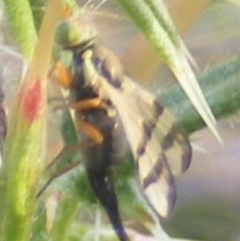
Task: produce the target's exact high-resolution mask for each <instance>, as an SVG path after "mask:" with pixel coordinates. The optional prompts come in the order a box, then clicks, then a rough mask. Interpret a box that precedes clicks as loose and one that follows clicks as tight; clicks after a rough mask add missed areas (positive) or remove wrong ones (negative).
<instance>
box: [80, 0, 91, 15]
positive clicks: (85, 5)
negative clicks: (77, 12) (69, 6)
mask: <svg viewBox="0 0 240 241" xmlns="http://www.w3.org/2000/svg"><path fill="white" fill-rule="evenodd" d="M91 3H92V0H88V1H87V2H85V3H84V5H83V6H82V12H83V13H85V12H86V10H87V8H91V7H92V6H91Z"/></svg>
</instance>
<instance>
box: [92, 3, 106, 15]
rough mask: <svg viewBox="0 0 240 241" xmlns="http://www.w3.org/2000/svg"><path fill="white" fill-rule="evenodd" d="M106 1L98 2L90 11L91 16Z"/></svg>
mask: <svg viewBox="0 0 240 241" xmlns="http://www.w3.org/2000/svg"><path fill="white" fill-rule="evenodd" d="M106 1H107V0H102V1H100V2H99V3H98V4H97V5H96V6H95V8H94V9H93V10H92V14H94V13H95V12H96V11H97V10H98V9H99V8H100V7H101V6H102V5H103V4H104V3H105V2H106Z"/></svg>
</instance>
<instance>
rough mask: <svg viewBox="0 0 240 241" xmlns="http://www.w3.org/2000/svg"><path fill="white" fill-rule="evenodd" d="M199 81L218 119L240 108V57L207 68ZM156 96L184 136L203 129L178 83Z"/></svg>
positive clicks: (202, 124) (203, 125)
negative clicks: (178, 122)
mask: <svg viewBox="0 0 240 241" xmlns="http://www.w3.org/2000/svg"><path fill="white" fill-rule="evenodd" d="M199 82H200V85H201V88H202V90H203V93H204V94H205V96H206V99H207V101H208V103H209V105H210V108H211V110H212V111H213V113H214V115H215V117H216V118H217V119H218V120H219V119H222V118H224V117H227V116H229V115H231V114H234V113H236V112H237V111H238V110H239V109H240V105H239V103H240V57H234V58H232V59H229V60H227V61H225V62H222V63H219V64H217V65H216V66H214V67H212V68H211V69H207V70H206V71H204V72H203V73H202V75H201V76H200V80H199ZM158 97H159V100H160V101H161V103H163V105H164V106H166V107H167V108H169V109H170V110H171V112H172V113H173V114H174V115H175V116H176V117H177V119H178V120H179V121H180V122H181V124H182V126H183V127H184V129H185V130H186V132H187V133H189V134H190V133H192V132H194V131H197V130H199V129H201V128H203V127H205V124H204V123H203V121H202V120H201V118H200V117H199V115H198V114H197V112H196V111H195V109H194V108H193V107H192V105H191V103H190V101H189V100H188V98H187V97H186V96H185V94H184V93H183V92H182V90H181V88H180V87H179V86H178V85H177V84H176V85H174V86H173V87H171V88H169V89H167V90H166V91H165V92H163V93H161V94H160V95H159V96H158Z"/></svg>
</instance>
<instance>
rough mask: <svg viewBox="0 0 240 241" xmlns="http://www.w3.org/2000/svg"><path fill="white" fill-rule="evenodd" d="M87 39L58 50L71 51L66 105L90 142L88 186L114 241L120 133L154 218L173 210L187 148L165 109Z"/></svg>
mask: <svg viewBox="0 0 240 241" xmlns="http://www.w3.org/2000/svg"><path fill="white" fill-rule="evenodd" d="M79 27H80V26H79ZM90 36H91V37H90V38H85V39H84V40H82V41H78V42H75V43H74V44H69V45H67V46H66V45H65V46H64V47H63V48H64V50H67V51H70V52H71V53H72V60H71V63H70V65H69V71H70V75H71V79H70V82H69V83H68V85H67V86H68V88H69V92H70V93H69V95H70V103H69V105H68V106H69V107H70V108H72V109H73V110H74V111H75V122H76V126H77V127H78V128H79V130H82V131H84V132H85V133H86V135H87V136H88V137H90V139H91V140H93V141H92V145H91V147H90V148H89V149H88V150H86V160H85V161H84V163H85V167H86V173H87V176H88V179H89V182H90V184H91V187H92V189H93V191H94V193H95V194H96V196H97V198H98V199H99V201H100V203H101V204H102V206H103V207H104V209H105V210H106V213H107V215H108V217H109V220H110V221H111V223H112V226H113V228H114V230H115V232H116V234H117V236H118V238H119V240H121V241H127V240H129V239H128V236H127V234H126V232H125V229H124V227H123V224H122V222H121V218H120V214H119V210H118V200H117V197H116V194H115V189H114V182H113V179H112V178H113V176H112V175H113V174H112V172H111V167H112V166H113V165H114V164H115V163H116V162H117V161H116V159H117V155H116V153H117V152H118V151H119V150H118V149H117V148H116V147H117V146H118V145H119V143H118V142H119V140H120V139H122V138H121V137H122V135H123V133H124V137H125V139H126V142H127V143H128V146H129V148H130V150H131V153H132V156H133V158H134V162H135V166H136V168H137V173H138V181H139V186H140V189H141V190H142V193H143V195H144V197H145V199H146V201H147V203H148V204H149V206H150V207H151V209H152V210H153V212H154V213H155V214H156V215H157V217H159V218H161V217H167V216H169V215H170V214H171V212H172V211H173V207H174V204H175V199H176V189H175V183H174V177H173V175H176V174H179V173H181V172H184V171H185V170H186V169H187V168H188V166H189V164H190V160H191V147H190V143H189V140H188V138H187V136H186V135H185V134H184V132H183V131H182V130H181V128H180V127H179V126H178V124H177V122H176V121H175V118H174V117H173V116H172V115H171V114H170V113H169V111H168V110H166V109H165V108H164V107H163V106H162V105H161V104H160V103H159V102H158V101H157V99H156V98H155V96H154V95H153V94H151V93H149V92H148V91H146V90H145V89H143V88H142V87H140V86H139V85H138V84H137V83H135V82H134V81H132V80H131V79H130V78H129V77H128V76H126V75H125V73H124V71H123V69H122V66H121V64H120V61H119V60H118V58H117V57H116V56H115V55H114V54H113V52H112V51H110V50H109V49H107V48H105V47H103V46H102V45H101V44H100V43H99V42H98V40H97V37H96V36H95V35H90Z"/></svg>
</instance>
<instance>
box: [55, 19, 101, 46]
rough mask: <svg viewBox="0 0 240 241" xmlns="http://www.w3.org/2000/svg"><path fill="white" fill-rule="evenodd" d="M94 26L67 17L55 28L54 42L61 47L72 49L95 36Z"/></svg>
mask: <svg viewBox="0 0 240 241" xmlns="http://www.w3.org/2000/svg"><path fill="white" fill-rule="evenodd" d="M95 36H96V31H95V28H93V27H92V26H89V24H86V23H84V22H81V21H79V20H78V19H74V18H71V19H68V20H66V21H64V22H62V23H61V24H59V25H58V27H57V28H56V33H55V42H56V43H57V44H58V45H60V47H62V48H63V49H72V48H74V46H79V45H81V44H82V43H84V42H88V41H89V40H90V39H93V38H95Z"/></svg>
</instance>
